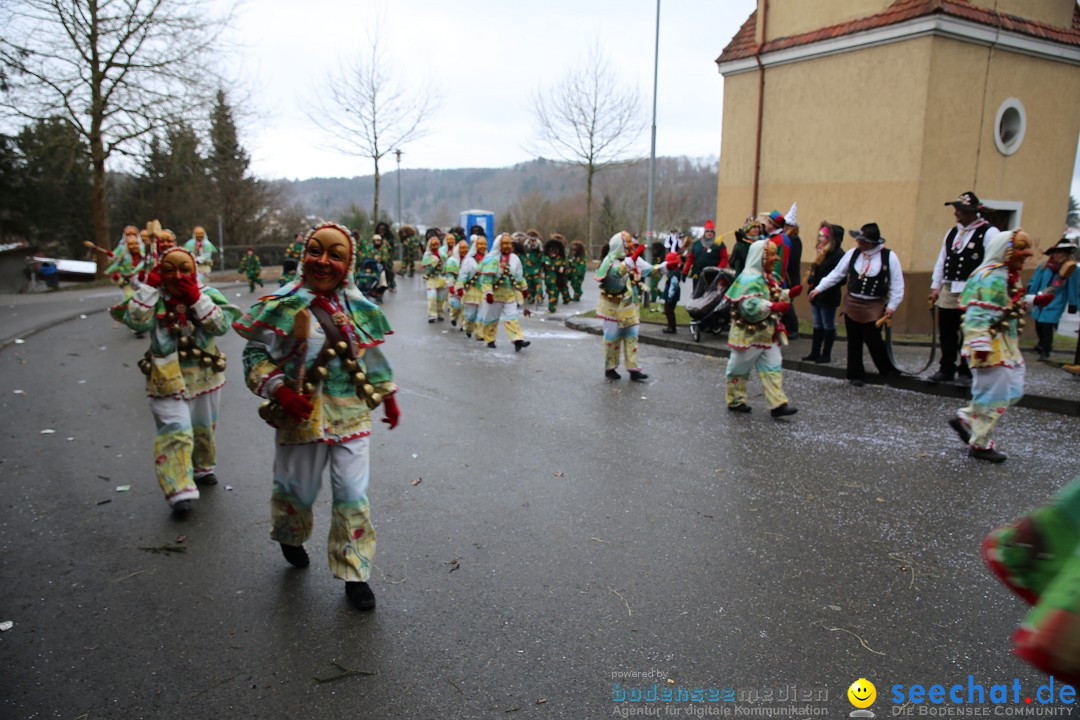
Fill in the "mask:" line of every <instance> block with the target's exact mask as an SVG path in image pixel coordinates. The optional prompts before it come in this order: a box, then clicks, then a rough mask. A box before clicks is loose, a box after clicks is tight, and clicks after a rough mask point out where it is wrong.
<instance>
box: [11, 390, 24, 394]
mask: <svg viewBox="0 0 1080 720" xmlns="http://www.w3.org/2000/svg"><path fill="white" fill-rule="evenodd" d="M11 392H13V393H15V394H16V395H25V394H26V391H25V390H12V391H11Z"/></svg>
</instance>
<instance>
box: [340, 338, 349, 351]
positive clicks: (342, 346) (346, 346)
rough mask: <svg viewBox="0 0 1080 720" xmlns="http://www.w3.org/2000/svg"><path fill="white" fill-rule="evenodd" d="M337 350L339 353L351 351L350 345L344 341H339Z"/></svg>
mask: <svg viewBox="0 0 1080 720" xmlns="http://www.w3.org/2000/svg"><path fill="white" fill-rule="evenodd" d="M337 349H338V352H345V351H346V350H348V349H349V343H347V342H345V341H344V340H338V344H337Z"/></svg>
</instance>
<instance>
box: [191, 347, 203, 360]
mask: <svg viewBox="0 0 1080 720" xmlns="http://www.w3.org/2000/svg"><path fill="white" fill-rule="evenodd" d="M200 355H202V348H200V347H199V346H198V345H196V346H195V347H193V348H191V357H199V356H200Z"/></svg>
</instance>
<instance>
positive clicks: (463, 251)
mask: <svg viewBox="0 0 1080 720" xmlns="http://www.w3.org/2000/svg"><path fill="white" fill-rule="evenodd" d="M468 254H469V243H467V242H465V241H464V240H461V241H460V242H458V244H457V247H456V248H454V251H453V254H452V255H451V256H450V259H448V260H447V261H446V293H447V295H448V296H449V297H450V324H451V325H452V326H454V327H456V328H457V329H458V330H459V331H461V330H464V329H465V323H463V322H462V308H463V307H464V301H463V299H462V297H461V296H462V295H463V294H464V293H459V292H458V287H459V285H460V280H459V279H458V278H459V276H460V275H461V263H463V262H464V261H465V258H466V257H467V256H468Z"/></svg>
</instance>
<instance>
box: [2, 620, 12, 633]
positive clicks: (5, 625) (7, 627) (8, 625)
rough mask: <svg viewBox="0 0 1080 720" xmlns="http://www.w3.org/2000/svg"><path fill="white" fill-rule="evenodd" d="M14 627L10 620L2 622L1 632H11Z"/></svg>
mask: <svg viewBox="0 0 1080 720" xmlns="http://www.w3.org/2000/svg"><path fill="white" fill-rule="evenodd" d="M13 627H15V623H13V622H11V621H10V620H5V621H4V622H0V632H7V631H8V630H10V629H11V628H13Z"/></svg>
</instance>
